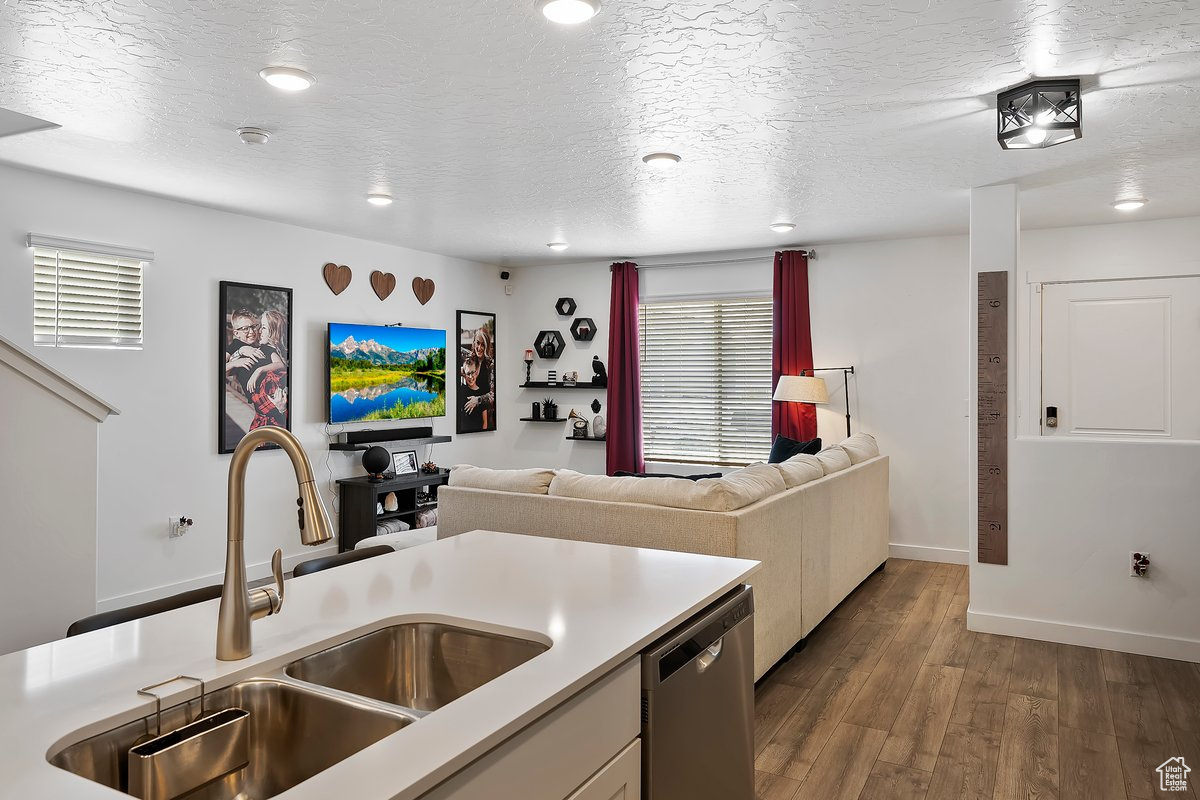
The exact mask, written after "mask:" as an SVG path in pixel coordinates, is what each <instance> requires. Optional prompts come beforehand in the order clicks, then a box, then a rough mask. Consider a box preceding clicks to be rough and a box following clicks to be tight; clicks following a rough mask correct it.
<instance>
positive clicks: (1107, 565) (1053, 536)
mask: <svg viewBox="0 0 1200 800" xmlns="http://www.w3.org/2000/svg"><path fill="white" fill-rule="evenodd" d="M1197 253H1200V219H1195V218H1191V219H1175V220H1160V221H1153V222H1140V223H1139V222H1133V223H1124V224H1113V225H1100V226H1087V227H1077V228H1062V229H1055V230H1038V231H1025V232H1024V233H1023V234H1022V236H1021V255H1020V260H1019V269H1018V270H1017V273H1016V275H1015V276H1014V278H1013V281H1014V283H1015V284H1016V286H1015V290H1014V294H1015V298H1016V301H1017V302H1016V308H1015V313H1014V316H1013V318H1014V321H1015V329H1016V330H1015V338H1016V344H1017V348H1018V349H1017V354H1018V355H1019V356H1021V357H1020V358H1019V359H1018V364H1019V366H1017V367H1016V368H1013V369H1010V391H1011V392H1013V394H1014V395H1015V397H1016V398H1017V399H1018V404H1019V407H1020V410H1021V418H1020V423H1019V428H1018V432H1019V434H1020V435H1019V436H1016V437H1015V438H1014V439H1013V441H1012V443H1011V448H1010V473H1011V477H1010V482H1009V506H1010V508H1009V527H1010V535H1009V565H1008V566H1007V567H987V566H986V565H981V566H982V567H983V568H978V567H976V566H974V565H973V567H972V573H971V614H970V619H971V625H972V627H973V628H975V629H978V630H986V631H992V632H999V633H1010V634H1015V635H1021V636H1029V637H1033V638H1042V639H1050V640H1054V641H1061V642H1070V643H1076V644H1084V645H1089V646H1093V647H1108V648H1114V649H1119V650H1129V651H1133V652H1140V653H1146V654H1149V655H1159V656H1166V657H1174V658H1184V659H1189V660H1193V661H1200V580H1198V579H1197V567H1198V565H1200V536H1198V535H1197V520H1200V492H1197V491H1196V488H1197V487H1198V486H1200V443H1197V442H1154V441H1141V442H1138V441H1099V440H1097V441H1088V440H1081V439H1072V440H1064V439H1058V438H1051V437H1045V438H1043V437H1041V436H1039V435H1038V426H1037V418H1038V416H1037V415H1038V408H1037V406H1038V399H1037V393H1036V391H1034V390H1035V388H1036V383H1037V377H1038V376H1037V371H1038V368H1039V364H1038V359H1037V354H1038V343H1037V333H1036V318H1037V295H1036V293H1035V292H1034V291H1033V290H1032V288H1031V286H1030V283H1029V282H1030V281H1061V280H1088V279H1098V278H1118V277H1119V278H1129V277H1156V276H1174V275H1184V274H1192V275H1195V274H1197V273H1200V256H1197ZM1119 372H1120V365H1114V374H1119ZM1132 550H1146V551H1149V552H1150V553H1151V556H1152V559H1153V565H1152V570H1151V576H1150V577H1149V578H1147V579H1139V578H1131V577H1129V552H1130V551H1132Z"/></svg>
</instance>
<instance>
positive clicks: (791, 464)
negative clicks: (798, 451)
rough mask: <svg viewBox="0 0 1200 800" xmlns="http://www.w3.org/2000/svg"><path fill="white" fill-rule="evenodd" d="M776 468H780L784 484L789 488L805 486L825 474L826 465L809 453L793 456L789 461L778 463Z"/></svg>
mask: <svg viewBox="0 0 1200 800" xmlns="http://www.w3.org/2000/svg"><path fill="white" fill-rule="evenodd" d="M775 469H777V470H779V474H780V475H781V476H783V483H784V485H785V486H787V488H789V489H795V488H796V487H797V486H803V485H804V484H806V483H809V482H810V481H815V480H817V479H818V478H821V477H824V475H825V467H824V465H822V464H821V461H820V460H819V459H818V458H817V457H816V456H810V455H808V454H807V453H805V454H802V455H798V456H792V457H791V458H789V459H788V460H787V461H784V462H782V463H780V464H776V465H775Z"/></svg>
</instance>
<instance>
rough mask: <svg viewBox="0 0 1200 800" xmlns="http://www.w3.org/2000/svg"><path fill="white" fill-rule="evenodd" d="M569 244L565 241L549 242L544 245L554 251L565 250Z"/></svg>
mask: <svg viewBox="0 0 1200 800" xmlns="http://www.w3.org/2000/svg"><path fill="white" fill-rule="evenodd" d="M570 246H571V245H569V244H567V243H566V242H551V243H550V244H548V245H546V247H549V248H550V249H551V250H555V251H559V250H566V249H567V248H568V247H570Z"/></svg>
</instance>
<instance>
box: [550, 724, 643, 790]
mask: <svg viewBox="0 0 1200 800" xmlns="http://www.w3.org/2000/svg"><path fill="white" fill-rule="evenodd" d="M641 797H642V740H641V739H634V740H633V741H632V742H630V743H629V746H628V747H626V748H625V749H624V750H622V751H621V752H620V754H619V755H617V757H616V758H614V759H613V760H612V761H610V762H608V764H606V765H605V767H604V769H602V770H600V771H599V772H597V773H596V774H595V775H593V776H592V777H591V778H589V779H588V782H587V783H585V784H584V785H583V786H580V787H579V790H578V791H577V792H575V793H574V794H572V795H571V796H570V797H568V798H567V800H641Z"/></svg>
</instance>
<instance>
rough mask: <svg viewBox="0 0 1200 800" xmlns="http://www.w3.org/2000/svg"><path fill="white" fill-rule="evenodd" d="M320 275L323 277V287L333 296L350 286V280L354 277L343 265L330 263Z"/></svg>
mask: <svg viewBox="0 0 1200 800" xmlns="http://www.w3.org/2000/svg"><path fill="white" fill-rule="evenodd" d="M322 274H323V275H324V276H325V285H326V286H328V287H329V291H331V292H333V293H334V294H335V295H337V294H341V293H342V292H344V291H346V287H347V286H349V285H350V279H351V278H353V277H354V275H353V273H351V272H350V268H349V267H347V266H345V265H342V266H338V265H337V264H334V263H333V262H332V261H331V262H329V263H328V264H326V265H325V268H324V270H322Z"/></svg>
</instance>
